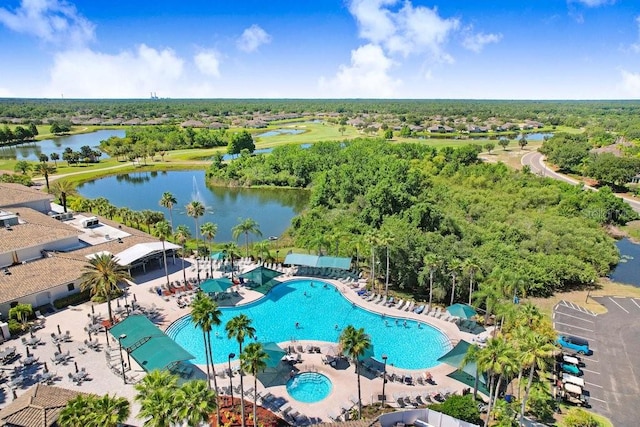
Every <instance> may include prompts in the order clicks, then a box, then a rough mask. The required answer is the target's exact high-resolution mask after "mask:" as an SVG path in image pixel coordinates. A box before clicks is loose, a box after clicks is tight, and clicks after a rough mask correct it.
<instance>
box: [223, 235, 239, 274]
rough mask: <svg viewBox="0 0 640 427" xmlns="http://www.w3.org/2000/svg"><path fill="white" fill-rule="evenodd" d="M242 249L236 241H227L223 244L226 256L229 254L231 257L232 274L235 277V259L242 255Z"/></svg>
mask: <svg viewBox="0 0 640 427" xmlns="http://www.w3.org/2000/svg"><path fill="white" fill-rule="evenodd" d="M239 251H240V249H239V248H238V245H237V244H236V242H227V243H225V244H223V245H222V252H224V253H225V256H228V257H229V259H231V275H232V278H233V259H234V258H236V257H238V256H239V255H240V252H239Z"/></svg>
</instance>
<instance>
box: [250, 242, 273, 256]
mask: <svg viewBox="0 0 640 427" xmlns="http://www.w3.org/2000/svg"><path fill="white" fill-rule="evenodd" d="M253 249H254V250H255V251H256V252H257V253H258V254H259V256H260V258H261V259H262V260H263V261H268V260H271V259H273V256H272V255H271V252H270V251H269V249H271V242H270V241H269V240H261V241H259V242H257V243H255V244H254V245H253Z"/></svg>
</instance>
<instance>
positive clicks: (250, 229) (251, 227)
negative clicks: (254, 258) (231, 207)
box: [231, 218, 262, 257]
mask: <svg viewBox="0 0 640 427" xmlns="http://www.w3.org/2000/svg"><path fill="white" fill-rule="evenodd" d="M238 220H239V221H240V223H239V224H238V225H236V226H235V227H233V228H232V229H231V233H232V236H233V238H234V239H236V240H238V237H240V235H241V234H244V241H245V245H246V255H245V256H246V257H248V256H249V233H251V234H253V235H255V236H258V237H261V236H262V231H260V226H259V225H258V223H257V222H256V220H254V219H253V218H246V219H242V218H239V219H238Z"/></svg>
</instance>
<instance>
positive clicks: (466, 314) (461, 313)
mask: <svg viewBox="0 0 640 427" xmlns="http://www.w3.org/2000/svg"><path fill="white" fill-rule="evenodd" d="M447 311H448V312H449V314H450V315H452V316H457V317H459V318H461V319H469V318H471V317H473V316H475V315H476V314H478V312H477V311H476V310H475V309H474V308H473V307H471V306H470V305H467V304H453V305H450V306H449V307H447Z"/></svg>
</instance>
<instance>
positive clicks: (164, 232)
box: [155, 221, 171, 286]
mask: <svg viewBox="0 0 640 427" xmlns="http://www.w3.org/2000/svg"><path fill="white" fill-rule="evenodd" d="M155 231H156V233H155V234H156V236H157V237H158V239H160V241H161V242H162V259H163V261H164V275H165V277H166V278H167V286H169V283H170V282H169V268H168V267H167V251H166V249H165V247H164V242H165V240H167V239H168V238H170V237H171V226H170V225H169V223H168V222H167V221H160V222H159V223H157V224H156V226H155Z"/></svg>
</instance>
